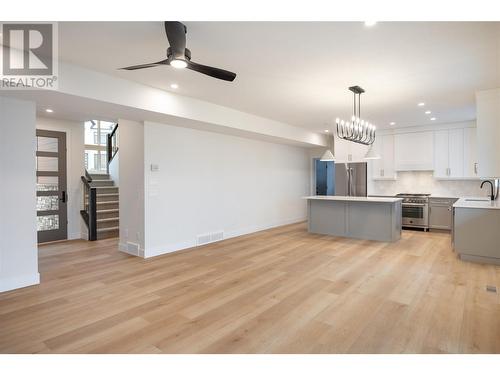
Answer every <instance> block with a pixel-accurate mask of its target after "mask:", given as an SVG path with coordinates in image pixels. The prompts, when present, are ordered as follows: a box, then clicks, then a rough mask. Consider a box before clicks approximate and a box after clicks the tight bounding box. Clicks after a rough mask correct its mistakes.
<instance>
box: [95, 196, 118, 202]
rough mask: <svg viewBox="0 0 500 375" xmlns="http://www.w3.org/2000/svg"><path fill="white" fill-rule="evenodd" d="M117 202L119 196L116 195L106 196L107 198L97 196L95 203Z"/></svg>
mask: <svg viewBox="0 0 500 375" xmlns="http://www.w3.org/2000/svg"><path fill="white" fill-rule="evenodd" d="M117 200H119V196H118V194H117V195H108V196H99V195H98V196H97V203H99V202H109V201H113V202H114V201H117Z"/></svg>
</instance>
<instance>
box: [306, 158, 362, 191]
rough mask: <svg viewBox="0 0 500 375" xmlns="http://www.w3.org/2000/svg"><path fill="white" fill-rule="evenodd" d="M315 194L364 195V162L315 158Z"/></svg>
mask: <svg viewBox="0 0 500 375" xmlns="http://www.w3.org/2000/svg"><path fill="white" fill-rule="evenodd" d="M315 169H316V195H347V196H361V197H366V173H367V172H366V163H334V162H333V161H321V160H316V162H315Z"/></svg>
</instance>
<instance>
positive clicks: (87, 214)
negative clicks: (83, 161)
mask: <svg viewBox="0 0 500 375" xmlns="http://www.w3.org/2000/svg"><path fill="white" fill-rule="evenodd" d="M81 180H82V183H83V210H80V215H81V216H82V218H83V221H84V222H85V224H86V225H87V229H88V232H89V236H88V238H89V241H95V240H97V189H96V188H95V187H92V186H91V185H90V183H91V182H92V177H91V176H90V175H89V173H88V172H87V170H85V176H81Z"/></svg>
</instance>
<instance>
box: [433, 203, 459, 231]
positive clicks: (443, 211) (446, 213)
mask: <svg viewBox="0 0 500 375" xmlns="http://www.w3.org/2000/svg"><path fill="white" fill-rule="evenodd" d="M456 200H457V198H430V199H429V228H430V229H444V230H451V228H452V217H453V203H455V202H456Z"/></svg>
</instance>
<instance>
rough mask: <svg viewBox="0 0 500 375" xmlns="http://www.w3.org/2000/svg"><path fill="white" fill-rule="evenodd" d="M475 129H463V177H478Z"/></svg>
mask: <svg viewBox="0 0 500 375" xmlns="http://www.w3.org/2000/svg"><path fill="white" fill-rule="evenodd" d="M476 133H477V132H476V128H465V129H464V177H465V178H477V177H479V164H478V161H477V137H476Z"/></svg>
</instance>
